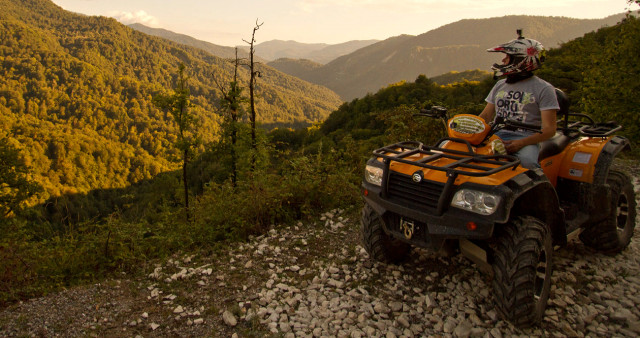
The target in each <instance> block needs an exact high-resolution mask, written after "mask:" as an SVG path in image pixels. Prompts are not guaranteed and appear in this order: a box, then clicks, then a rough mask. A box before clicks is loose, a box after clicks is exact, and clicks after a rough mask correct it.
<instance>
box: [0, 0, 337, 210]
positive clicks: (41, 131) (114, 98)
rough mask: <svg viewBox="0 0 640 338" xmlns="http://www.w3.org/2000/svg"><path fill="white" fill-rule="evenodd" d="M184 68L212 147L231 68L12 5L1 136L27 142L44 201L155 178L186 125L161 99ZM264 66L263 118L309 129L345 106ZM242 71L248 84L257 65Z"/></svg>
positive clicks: (33, 1)
mask: <svg viewBox="0 0 640 338" xmlns="http://www.w3.org/2000/svg"><path fill="white" fill-rule="evenodd" d="M181 63H183V64H184V65H185V66H186V73H187V75H188V76H189V80H188V84H189V88H190V91H191V103H192V104H193V106H192V107H191V108H190V109H191V110H192V111H193V113H194V115H195V116H196V117H197V119H198V123H197V125H198V131H197V132H198V133H199V134H200V136H201V138H202V140H203V144H207V142H211V141H213V140H215V139H217V137H218V134H219V125H220V120H221V118H220V117H219V112H220V109H219V101H220V93H219V90H218V88H217V85H216V81H217V82H218V83H220V84H228V83H229V81H230V80H231V77H232V73H233V65H232V64H231V63H230V62H228V61H225V60H223V59H221V58H219V57H216V56H213V55H211V54H209V53H207V52H205V51H203V50H200V49H196V48H192V47H187V46H184V45H180V44H177V43H175V42H170V41H167V40H164V39H160V38H157V37H151V36H148V35H146V34H143V33H141V32H138V31H135V30H133V29H131V28H129V27H127V26H124V25H122V24H120V23H118V22H117V21H116V20H114V19H110V18H105V17H94V16H85V15H78V14H74V13H71V12H67V11H64V10H63V9H61V8H60V7H58V6H56V5H55V4H53V3H52V2H51V1H49V0H2V1H0V79H2V81H1V82H0V139H2V138H3V137H4V136H8V137H9V138H8V140H9V142H12V143H15V144H17V145H19V147H20V149H21V150H22V153H23V155H24V157H25V160H26V162H27V164H28V165H29V166H30V167H31V168H32V169H33V176H34V177H35V179H36V180H37V181H39V182H41V183H42V185H43V186H44V188H45V190H46V193H45V194H43V195H42V196H41V198H47V197H48V196H58V195H61V194H69V193H77V192H87V191H89V190H92V189H96V188H108V187H124V186H128V185H130V184H131V183H133V182H137V181H139V180H142V179H145V178H151V177H153V176H155V175H156V174H158V173H160V172H163V171H166V170H169V169H171V168H173V167H174V165H173V164H172V162H171V161H170V160H171V159H172V158H173V157H174V156H175V155H176V154H175V147H174V146H173V144H174V142H175V140H176V132H177V129H176V126H175V123H174V122H173V120H172V117H171V116H168V115H167V114H165V113H163V112H161V111H160V110H158V109H157V108H156V107H155V106H154V104H153V103H152V98H153V97H154V96H155V95H157V94H159V93H163V92H168V91H170V90H172V88H173V86H174V80H175V77H176V74H177V69H178V66H179V64H181ZM259 67H260V68H259V71H260V73H261V77H260V79H259V81H258V86H257V98H256V107H257V114H258V117H257V121H258V123H264V124H270V125H276V124H279V125H296V124H297V125H308V124H310V123H313V122H317V121H321V120H323V119H324V118H325V117H326V116H327V115H328V114H329V113H330V112H331V111H333V110H334V109H335V108H336V107H338V105H339V104H340V103H341V101H340V99H339V98H338V96H337V95H336V94H335V93H333V92H331V91H330V90H328V89H326V88H324V87H321V86H318V85H312V84H309V83H307V82H304V81H302V80H299V79H297V78H294V77H291V76H289V75H286V74H283V73H281V72H279V71H276V70H275V69H273V68H270V67H267V66H264V65H261V66H259ZM239 76H240V81H241V85H242V84H243V83H244V84H247V83H248V70H247V69H245V68H242V67H241V69H240V74H239ZM242 86H245V85H242ZM247 92H248V90H247Z"/></svg>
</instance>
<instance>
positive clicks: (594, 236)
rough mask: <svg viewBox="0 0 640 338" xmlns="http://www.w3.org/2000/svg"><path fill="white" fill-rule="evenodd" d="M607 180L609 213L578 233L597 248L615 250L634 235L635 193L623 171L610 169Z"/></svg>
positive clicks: (626, 244)
mask: <svg viewBox="0 0 640 338" xmlns="http://www.w3.org/2000/svg"><path fill="white" fill-rule="evenodd" d="M607 184H608V185H609V186H610V187H611V200H610V203H611V204H610V212H609V215H608V216H607V218H605V219H604V220H603V221H602V222H599V223H595V224H592V225H590V226H588V227H587V228H586V229H585V230H584V231H583V232H582V233H581V234H580V240H581V241H582V242H583V243H584V244H585V245H587V246H589V247H592V248H594V249H596V250H598V251H601V252H604V253H618V252H620V251H622V250H624V249H625V248H626V247H627V246H628V245H629V242H631V237H632V236H633V229H634V228H635V226H636V196H635V192H634V191H633V184H632V183H631V179H630V178H629V176H628V175H627V174H625V173H624V172H621V171H618V170H614V169H611V170H610V171H609V176H608V177H607ZM596 198H598V197H597V196H596Z"/></svg>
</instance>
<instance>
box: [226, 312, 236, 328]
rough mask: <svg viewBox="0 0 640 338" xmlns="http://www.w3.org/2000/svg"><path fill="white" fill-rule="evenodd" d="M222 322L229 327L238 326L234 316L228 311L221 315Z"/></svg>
mask: <svg viewBox="0 0 640 338" xmlns="http://www.w3.org/2000/svg"><path fill="white" fill-rule="evenodd" d="M222 320H223V321H224V323H225V324H227V325H229V326H231V327H233V326H236V325H237V324H238V320H237V319H236V316H234V315H233V313H231V312H229V311H224V312H223V313H222Z"/></svg>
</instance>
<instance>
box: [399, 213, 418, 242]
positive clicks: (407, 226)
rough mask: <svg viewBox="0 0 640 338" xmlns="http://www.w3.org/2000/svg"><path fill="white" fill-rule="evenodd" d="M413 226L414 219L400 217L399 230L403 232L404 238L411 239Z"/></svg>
mask: <svg viewBox="0 0 640 338" xmlns="http://www.w3.org/2000/svg"><path fill="white" fill-rule="evenodd" d="M415 226H416V225H415V222H414V221H411V220H408V219H404V218H400V232H402V233H403V234H404V237H405V238H406V239H411V237H413V233H414V231H415Z"/></svg>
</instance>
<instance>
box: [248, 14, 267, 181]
mask: <svg viewBox="0 0 640 338" xmlns="http://www.w3.org/2000/svg"><path fill="white" fill-rule="evenodd" d="M263 24H264V22H263V23H258V19H256V25H255V27H253V34H251V41H247V40H243V41H244V42H246V43H248V44H249V47H250V48H249V69H250V71H251V77H250V79H249V102H250V103H249V104H250V107H251V116H250V120H251V148H252V149H253V155H252V156H251V169H252V170H253V169H255V166H256V153H257V151H258V142H257V140H256V107H255V100H254V89H255V88H254V87H255V83H256V78H257V77H260V72H259V71H256V70H255V63H254V61H253V57H254V54H255V48H254V44H255V42H256V31H257V30H258V29H260V26H262V25H263Z"/></svg>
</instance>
